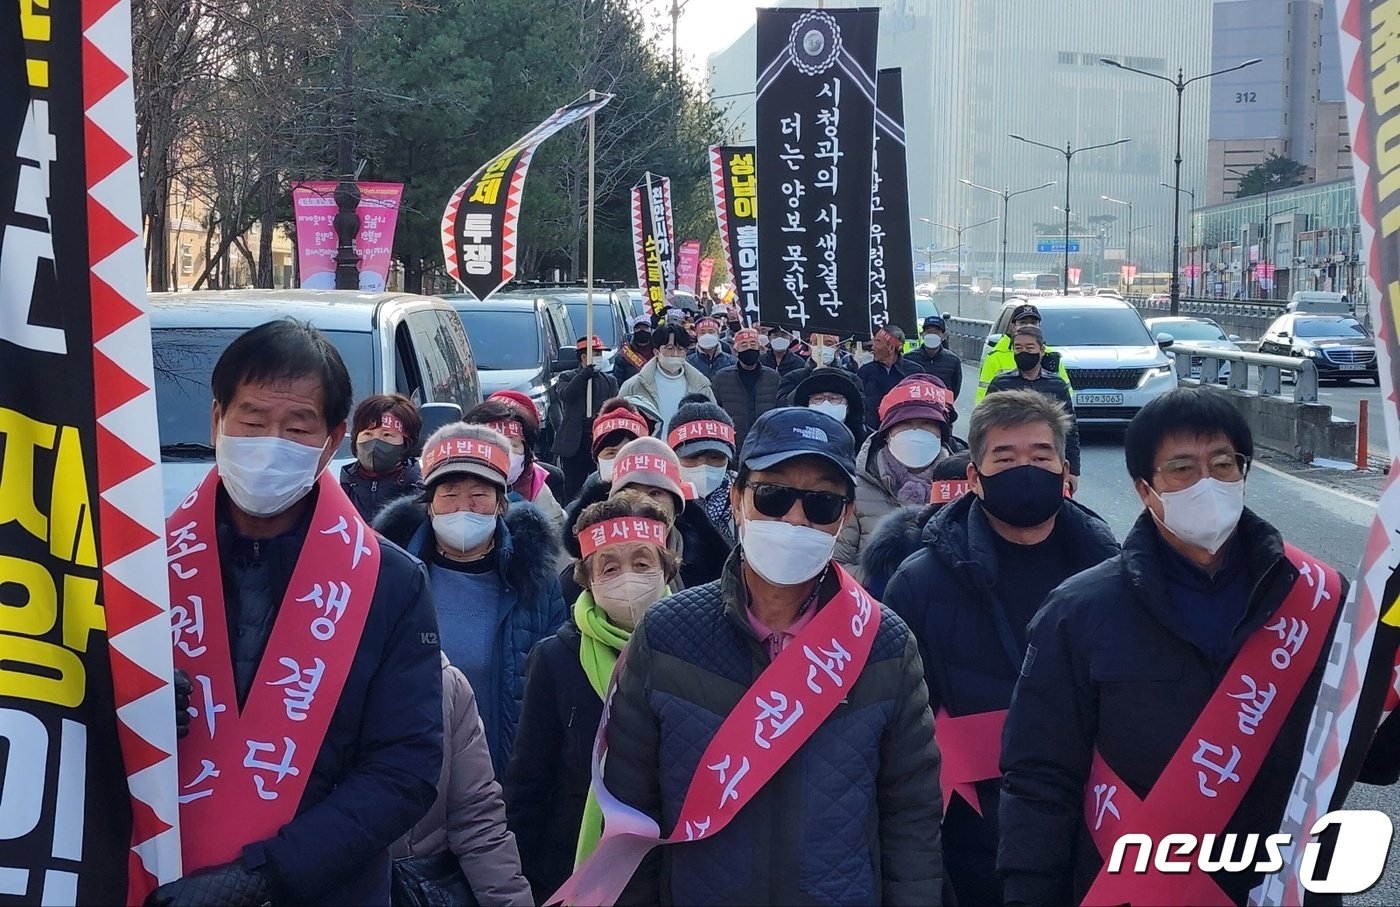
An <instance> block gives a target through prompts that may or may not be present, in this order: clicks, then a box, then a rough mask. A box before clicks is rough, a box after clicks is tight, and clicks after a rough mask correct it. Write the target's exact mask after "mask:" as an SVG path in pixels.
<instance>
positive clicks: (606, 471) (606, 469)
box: [598, 457, 616, 483]
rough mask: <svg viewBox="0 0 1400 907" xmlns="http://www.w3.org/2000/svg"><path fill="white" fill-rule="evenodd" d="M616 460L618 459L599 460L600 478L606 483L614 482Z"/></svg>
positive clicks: (602, 458) (601, 458)
mask: <svg viewBox="0 0 1400 907" xmlns="http://www.w3.org/2000/svg"><path fill="white" fill-rule="evenodd" d="M614 459H616V457H606V458H604V457H599V458H598V478H600V479H602V480H603V481H604V482H609V483H610V482H612V476H613V460H614Z"/></svg>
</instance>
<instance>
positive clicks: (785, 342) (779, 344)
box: [768, 337, 792, 353]
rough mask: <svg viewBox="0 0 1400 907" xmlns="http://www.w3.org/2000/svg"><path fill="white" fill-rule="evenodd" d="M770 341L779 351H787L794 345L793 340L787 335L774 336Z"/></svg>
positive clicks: (775, 349) (776, 350) (774, 348)
mask: <svg viewBox="0 0 1400 907" xmlns="http://www.w3.org/2000/svg"><path fill="white" fill-rule="evenodd" d="M768 342H769V343H771V344H772V345H773V350H774V351H775V352H778V353H786V352H787V348H788V347H790V346H792V341H791V340H789V339H787V338H786V337H774V338H773V339H772V340H770V341H768Z"/></svg>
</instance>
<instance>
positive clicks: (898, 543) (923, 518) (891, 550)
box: [860, 504, 946, 598]
mask: <svg viewBox="0 0 1400 907" xmlns="http://www.w3.org/2000/svg"><path fill="white" fill-rule="evenodd" d="M944 506H946V505H944V504H922V505H920V504H909V505H906V506H904V507H901V508H899V509H898V510H895V511H892V512H891V513H890V515H889V516H887V517H885V518H884V519H883V520H881V521H880V525H879V527H878V528H876V530H875V534H874V535H872V536H871V537H870V540H869V541H868V542H866V543H865V547H863V548H862V549H861V551H860V567H861V570H862V571H863V573H864V575H865V578H866V588H867V589H868V590H869V591H870V593H871V594H872V595H874V596H875V597H876V598H879V597H880V596H881V595H882V594H883V592H884V587H885V584H886V583H888V582H889V581H890V577H892V576H894V572H895V571H896V570H898V569H899V565H900V564H902V563H904V560H905V558H907V557H909V555H911V554H913V553H915V552H916V551H918V550H919V549H920V548H922V547H923V545H924V542H923V535H924V527H925V526H927V525H928V522H929V520H931V519H933V517H934V515H935V514H937V513H938V511H939V510H940V509H941V508H942V507H944ZM875 585H878V586H879V587H880V591H879V592H876V591H875V589H874V586H875Z"/></svg>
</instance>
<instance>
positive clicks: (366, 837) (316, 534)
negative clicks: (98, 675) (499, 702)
mask: <svg viewBox="0 0 1400 907" xmlns="http://www.w3.org/2000/svg"><path fill="white" fill-rule="evenodd" d="M212 389H213V397H214V401H213V407H212V411H211V416H210V423H211V424H210V431H211V434H212V436H213V437H212V442H213V445H214V450H215V466H214V468H213V469H211V470H210V471H209V474H208V475H207V476H206V477H205V479H204V481H203V482H202V483H201V484H200V486H199V487H198V488H197V489H196V490H195V492H194V493H193V494H191V495H190V497H189V498H187V499H186V500H185V502H184V503H183V504H181V505H180V507H179V508H177V509H176V511H175V512H174V513H173V514H172V515H171V516H170V518H169V521H168V523H167V526H166V531H167V536H168V537H167V539H166V544H167V547H168V549H169V554H168V560H169V562H170V589H171V601H172V608H171V615H172V617H173V618H174V634H175V637H174V639H175V645H174V655H175V667H176V668H177V669H179V670H180V671H183V672H184V674H186V675H188V677H190V678H193V679H194V680H195V681H196V682H197V685H196V692H195V693H194V695H193V697H192V700H193V701H192V702H190V703H189V705H191V706H193V709H194V710H196V711H198V714H199V717H198V719H197V720H194V721H190V722H188V725H187V728H188V736H186V737H185V738H184V739H182V740H181V742H180V744H179V757H180V759H179V761H180V791H181V797H180V800H181V804H180V824H181V850H182V857H183V865H184V868H185V872H186V875H185V877H184V878H181V879H178V880H176V881H174V882H170V883H167V884H165V885H162V886H160V887H159V888H158V889H156V890H155V892H153V893H152V894H151V896H150V897H149V899H148V901H147V903H150V904H155V905H170V904H201V903H202V904H215V903H217V904H229V905H242V904H247V905H260V904H264V903H267V902H268V901H272V902H274V903H310V902H317V903H339V904H350V903H360V904H364V903H387V902H388V898H389V858H388V855H387V854H388V849H389V846H390V845H391V844H393V843H394V841H396V840H397V839H398V838H399V837H400V836H402V835H403V834H404V833H405V832H407V831H408V830H409V829H410V828H412V827H413V825H414V823H416V822H417V821H418V820H419V819H421V818H422V817H423V816H424V815H425V814H426V813H427V811H428V808H429V806H431V805H432V803H433V801H434V799H435V798H436V796H437V782H438V775H439V771H440V768H441V765H442V679H441V678H442V668H441V661H440V658H441V656H440V654H439V650H438V634H437V619H436V615H435V613H434V610H433V603H432V598H431V594H430V592H429V590H428V585H427V576H426V573H425V571H424V568H423V565H422V564H421V563H419V562H418V561H416V560H414V559H413V558H411V557H409V556H408V555H407V554H405V553H404V552H403V550H401V549H399V548H397V547H395V546H394V545H393V544H391V543H389V542H387V541H385V540H383V539H381V538H379V537H377V536H376V535H375V533H374V532H372V531H371V530H370V529H369V528H368V527H367V526H366V525H365V523H364V520H363V519H362V518H361V517H360V515H359V513H358V512H356V510H355V508H354V506H353V505H352V504H351V503H350V500H349V499H348V498H347V497H346V495H345V492H344V491H343V490H342V489H341V487H340V485H339V484H338V483H337V482H336V481H335V480H333V479H332V478H331V477H330V476H328V475H327V474H326V472H325V470H326V466H327V464H328V463H329V462H330V460H331V458H332V457H333V456H335V453H336V450H337V448H338V447H339V445H340V442H341V439H342V438H343V437H344V436H345V430H346V424H345V420H346V415H347V413H348V411H349V407H350V396H351V385H350V376H349V374H348V373H347V371H346V369H345V365H344V363H343V362H342V361H341V358H340V355H339V353H337V352H336V349H335V347H334V346H333V345H332V344H331V342H330V341H329V340H328V339H327V338H326V336H325V335H324V334H322V333H321V332H320V331H318V330H317V329H316V328H315V327H313V326H311V325H310V324H304V323H301V322H295V321H290V320H283V321H273V322H269V323H267V324H264V325H260V326H259V327H256V328H253V329H252V330H250V331H247V332H246V333H244V334H242V335H241V336H240V337H238V338H237V339H236V340H234V341H233V343H231V344H230V345H229V347H228V348H227V349H226V350H225V351H224V353H223V355H222V356H220V357H219V361H218V363H217V364H216V365H215V366H214V373H213V379H212ZM192 603H193V604H192ZM182 730H183V727H182Z"/></svg>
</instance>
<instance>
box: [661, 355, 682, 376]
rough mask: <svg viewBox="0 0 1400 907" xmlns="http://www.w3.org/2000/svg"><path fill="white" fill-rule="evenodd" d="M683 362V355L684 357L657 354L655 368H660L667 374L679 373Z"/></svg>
mask: <svg viewBox="0 0 1400 907" xmlns="http://www.w3.org/2000/svg"><path fill="white" fill-rule="evenodd" d="M684 363H685V357H684V356H657V357H656V364H657V368H659V369H661V370H662V371H663V372H665V373H666V374H668V375H679V374H680V373H681V366H682V365H683V364H684Z"/></svg>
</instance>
